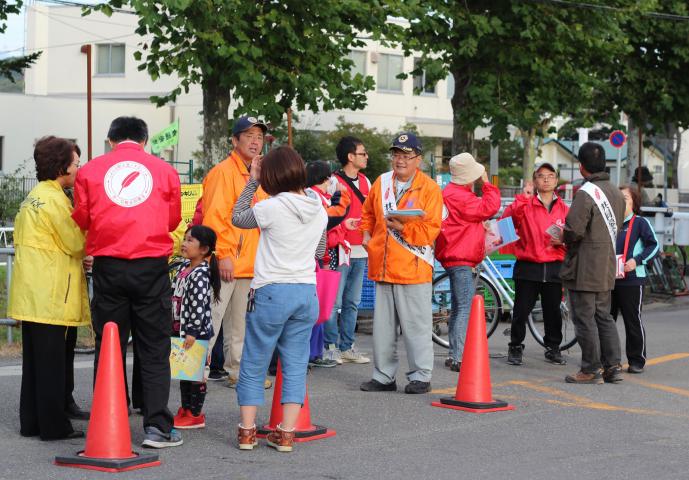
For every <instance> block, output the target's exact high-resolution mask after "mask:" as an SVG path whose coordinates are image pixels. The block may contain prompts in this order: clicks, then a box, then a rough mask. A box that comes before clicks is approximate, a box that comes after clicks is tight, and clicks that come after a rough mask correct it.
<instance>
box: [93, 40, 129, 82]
mask: <svg viewBox="0 0 689 480" xmlns="http://www.w3.org/2000/svg"><path fill="white" fill-rule="evenodd" d="M97 47H98V48H97V50H96V60H97V65H96V73H97V74H98V75H122V74H124V44H121V43H108V44H103V45H97Z"/></svg>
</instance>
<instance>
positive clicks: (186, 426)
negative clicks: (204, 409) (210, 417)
mask: <svg viewBox="0 0 689 480" xmlns="http://www.w3.org/2000/svg"><path fill="white" fill-rule="evenodd" d="M205 426H206V415H205V414H204V413H201V414H199V415H198V416H196V417H195V416H194V415H192V414H191V412H190V411H189V410H187V411H186V415H185V416H184V417H182V418H181V419H180V420H179V421H177V420H176V419H175V428H179V429H180V430H191V429H192V428H203V427H205Z"/></svg>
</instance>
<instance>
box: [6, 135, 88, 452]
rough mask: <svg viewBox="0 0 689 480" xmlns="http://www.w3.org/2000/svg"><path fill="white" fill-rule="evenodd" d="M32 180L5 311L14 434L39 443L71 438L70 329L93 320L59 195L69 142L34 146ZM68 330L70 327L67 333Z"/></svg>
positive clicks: (72, 160) (68, 169) (79, 241)
mask: <svg viewBox="0 0 689 480" xmlns="http://www.w3.org/2000/svg"><path fill="white" fill-rule="evenodd" d="M34 160H35V161H36V177H37V178H38V180H39V183H38V185H36V187H35V188H34V189H33V190H31V192H30V193H29V195H28V196H27V197H26V200H24V202H23V203H22V205H21V208H20V209H19V213H18V214H17V218H16V220H15V229H14V245H15V250H16V253H15V255H16V257H15V262H14V269H13V271H12V284H11V288H10V301H9V306H8V316H9V317H11V318H14V319H16V320H21V322H22V344H23V351H22V355H23V360H22V386H21V398H20V407H19V420H20V433H21V434H22V435H23V436H40V438H41V439H42V440H56V439H61V438H77V437H82V436H83V435H84V433H83V432H81V431H76V430H74V429H73V428H72V424H71V422H70V421H69V418H68V417H67V413H66V411H65V410H66V408H67V405H65V402H66V384H67V382H68V381H70V379H68V378H67V376H68V375H67V368H68V365H66V363H67V362H68V358H69V360H71V358H70V357H69V347H68V344H67V336H68V331H69V329H70V327H78V326H81V325H87V324H89V323H90V321H91V314H90V310H89V303H88V294H87V291H86V279H85V276H84V270H83V266H82V260H83V257H84V235H83V233H82V232H81V230H80V229H79V227H78V226H77V225H76V224H75V223H74V221H73V220H72V218H71V213H72V206H71V203H70V201H69V198H67V196H66V195H65V193H64V190H63V189H65V188H69V187H72V186H73V185H74V178H75V176H76V173H77V168H78V167H79V155H78V154H77V148H76V146H75V145H74V143H72V142H70V141H69V140H65V139H62V138H56V137H52V136H51V137H44V138H42V139H40V140H39V141H38V142H37V143H36V146H35V149H34ZM73 330H74V329H73V328H72V331H73Z"/></svg>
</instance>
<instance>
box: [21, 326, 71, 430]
mask: <svg viewBox="0 0 689 480" xmlns="http://www.w3.org/2000/svg"><path fill="white" fill-rule="evenodd" d="M67 330H68V328H67V327H64V326H60V325H48V324H43V323H35V322H22V386H21V394H20V399H19V425H20V433H21V434H22V435H24V436H27V437H31V436H36V435H39V436H40V437H41V440H55V439H59V438H64V437H66V436H67V435H69V434H70V433H72V432H73V431H74V429H73V428H72V424H71V422H70V421H69V419H68V418H67V414H66V413H65V398H66V392H67V381H66V380H67V369H66V368H65V365H66V363H68V362H67V358H68V355H67V341H66V338H67ZM72 358H73V357H72ZM72 368H74V365H73V364H72ZM72 384H73V380H72Z"/></svg>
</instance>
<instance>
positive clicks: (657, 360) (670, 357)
mask: <svg viewBox="0 0 689 480" xmlns="http://www.w3.org/2000/svg"><path fill="white" fill-rule="evenodd" d="M687 357H689V353H672V354H670V355H663V356H662V357H656V358H651V359H649V360H647V361H646V366H649V365H658V364H659V363H665V362H670V361H672V360H681V359H683V358H687ZM626 366H628V365H626Z"/></svg>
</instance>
